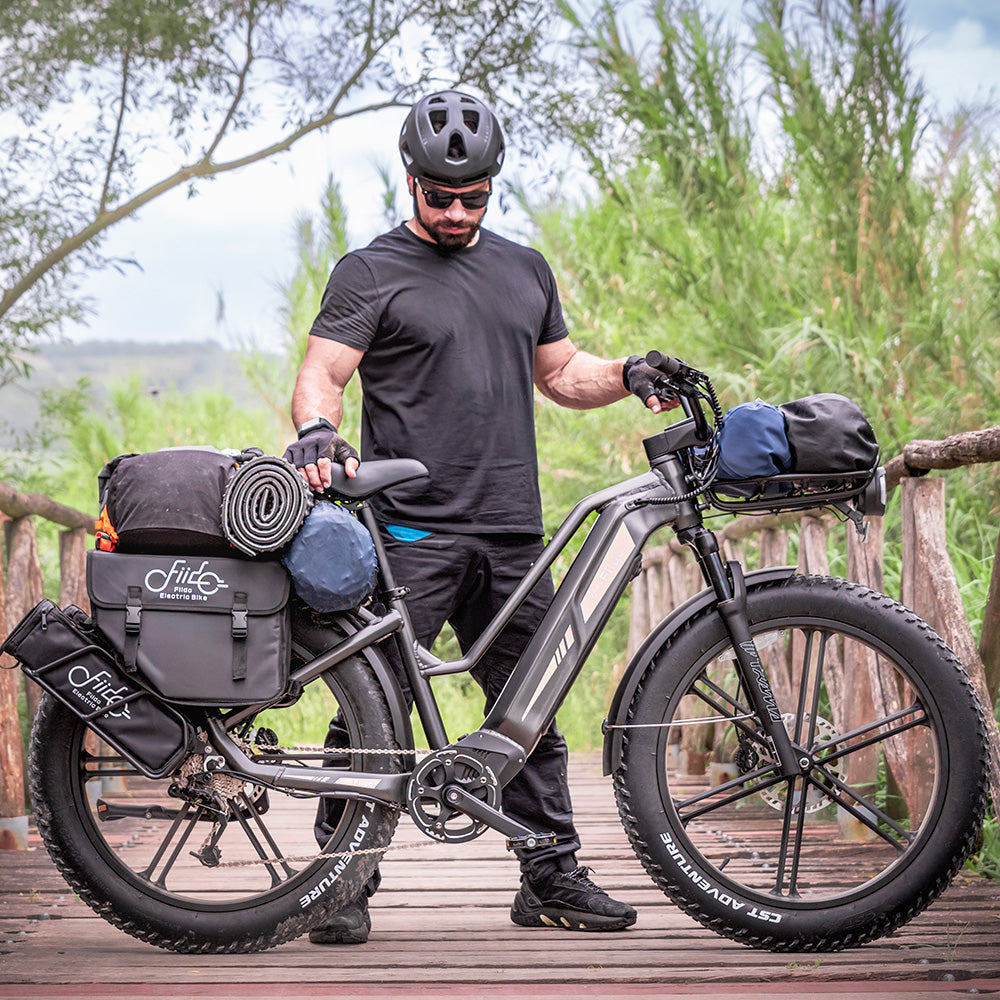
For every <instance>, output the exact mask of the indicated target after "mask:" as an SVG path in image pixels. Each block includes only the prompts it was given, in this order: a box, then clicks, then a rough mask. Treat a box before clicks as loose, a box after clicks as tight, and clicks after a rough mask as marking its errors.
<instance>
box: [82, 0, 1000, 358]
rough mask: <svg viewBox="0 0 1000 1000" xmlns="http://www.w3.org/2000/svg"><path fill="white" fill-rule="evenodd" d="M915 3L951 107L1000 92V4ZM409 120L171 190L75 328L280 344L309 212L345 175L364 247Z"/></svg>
mask: <svg viewBox="0 0 1000 1000" xmlns="http://www.w3.org/2000/svg"><path fill="white" fill-rule="evenodd" d="M706 6H707V7H708V9H710V10H715V11H718V12H721V13H723V14H724V16H726V17H729V18H733V19H734V23H737V22H738V21H739V20H740V17H739V11H740V8H741V6H742V3H741V0H706ZM903 6H904V19H905V23H906V24H907V25H908V28H909V31H910V34H911V38H912V42H913V53H912V57H913V67H914V69H915V71H916V72H917V73H918V75H920V76H921V77H922V78H923V80H924V84H925V86H926V89H927V91H928V94H929V96H930V98H931V99H932V100H933V102H934V103H935V104H936V105H937V106H938V107H939V108H940V109H941V110H948V109H951V108H955V107H957V106H958V105H960V104H963V103H966V104H967V103H970V102H976V101H982V100H985V99H987V98H988V97H990V96H991V95H993V96H995V97H998V98H1000V3H997V2H996V0H949V2H947V3H944V2H940V0H910V2H908V3H907V2H905V0H904V4H903ZM403 117H404V112H403V111H401V110H399V109H395V110H390V111H385V112H380V113H378V114H377V115H370V116H365V117H363V118H360V119H357V120H354V121H348V122H342V123H338V124H337V125H335V126H334V127H333V128H332V129H330V130H329V131H327V132H326V133H324V134H322V135H319V136H312V137H310V138H309V139H306V140H304V141H302V142H300V143H299V144H297V145H296V146H294V147H293V148H292V150H291V151H290V152H288V153H285V154H282V155H281V156H279V157H276V158H275V159H274V160H273V161H271V162H267V163H261V164H257V165H255V166H252V167H248V168H246V169H244V170H242V171H236V172H231V173H229V174H225V175H221V176H219V177H217V178H216V179H215V180H213V181H212V182H210V183H209V184H205V185H202V186H201V187H200V189H199V190H200V193H199V194H198V195H197V196H195V197H193V198H188V197H187V195H186V193H185V192H183V191H180V190H178V191H174V192H172V193H170V194H168V195H166V196H163V197H161V198H159V199H157V200H156V201H155V202H153V203H151V204H150V205H148V206H147V207H146V208H145V209H143V210H142V212H141V213H140V214H139V215H138V216H137V217H136V218H134V219H130V220H127V221H125V222H123V223H121V224H119V225H118V226H116V227H114V228H113V229H112V231H111V234H110V236H109V239H108V241H107V243H106V244H105V247H104V249H105V251H106V252H107V253H108V254H109V255H111V256H114V257H118V258H121V259H135V260H137V261H138V263H139V267H138V268H137V267H132V266H128V267H124V268H123V269H122V270H121V271H120V272H119V271H118V270H114V269H110V270H105V271H101V272H98V273H96V274H94V275H92V276H90V277H88V279H87V280H86V282H85V284H84V285H83V288H82V291H83V293H84V294H85V295H87V296H89V297H90V298H91V299H92V305H93V309H94V314H93V315H91V316H90V317H89V319H88V321H87V324H86V325H80V326H76V325H74V326H70V327H68V328H67V329H66V331H65V332H66V334H67V336H69V337H70V339H72V340H74V341H80V340H88V339H96V340H135V341H145V342H158V343H168V342H183V341H188V342H190V341H202V340H206V339H209V340H215V341H218V342H220V343H221V344H223V345H224V346H226V347H231V348H239V347H241V346H244V345H246V344H247V343H254V344H256V345H258V346H260V347H263V348H265V349H267V348H270V347H276V346H277V345H279V344H280V343H281V338H282V327H281V322H282V321H281V316H280V306H281V301H282V294H281V290H280V289H281V285H282V283H284V282H286V281H287V280H288V278H289V277H290V276H291V274H292V272H293V270H294V267H295V235H294V234H295V227H296V220H297V219H299V218H301V217H302V216H303V215H315V214H316V212H317V206H318V204H319V200H320V196H321V193H322V191H323V188H324V185H325V182H326V179H327V177H328V176H330V175H331V174H332V175H333V176H334V177H335V179H336V180H337V182H338V184H339V185H340V190H341V195H342V197H343V199H344V201H345V203H346V205H347V210H348V220H349V235H350V239H351V242H352V245H363V244H364V243H366V242H368V240H369V239H371V238H372V237H373V236H375V235H376V234H377V233H378V232H380V231H381V230H382V229H384V228H385V225H384V221H383V217H382V209H381V205H380V199H381V190H382V183H381V181H380V179H379V174H378V167H379V166H380V165H382V166H386V167H389V168H390V169H391V170H392V171H395V172H396V174H397V175H398V176H399V178H400V189H401V193H402V192H404V191H405V189H403V188H402V180H403V173H402V166H401V165H400V162H399V154H398V150H397V145H396V143H397V138H398V134H399V128H400V126H401V124H402V120H403ZM504 174H505V176H507V177H512V178H514V179H524V178H526V177H530V176H531V164H530V163H527V162H525V161H524V160H522V159H520V158H519V154H518V150H517V149H511V150H509V153H508V158H507V161H506V163H505V167H504ZM406 208H408V201H407V200H405V199H404V200H403V202H402V203H401V211H405V209H406ZM497 209H498V206H497V205H496V204H493V205H491V208H490V213H489V214H488V216H487V222H486V225H487V226H489V227H491V228H493V229H495V230H497V231H499V232H501V233H503V234H504V235H508V236H512V237H514V238H520V237H521V236H522V235H523V221H522V220H521V219H519V218H517V217H516V216H513V215H507V216H504V215H502V214H500V213H498V210H497ZM407 214H408V213H407ZM404 217H405V216H404ZM399 221H402V217H401V218H400V220H399ZM220 303H221V305H222V308H221V310H220Z"/></svg>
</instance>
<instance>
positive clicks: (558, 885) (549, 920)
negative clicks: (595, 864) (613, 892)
mask: <svg viewBox="0 0 1000 1000" xmlns="http://www.w3.org/2000/svg"><path fill="white" fill-rule="evenodd" d="M590 872H591V869H590V868H587V867H584V866H582V865H581V866H580V867H579V868H574V869H573V871H571V872H557V873H556V874H555V875H553V876H552V877H551V878H548V879H546V880H545V881H543V882H539V883H532V882H529V881H528V877H527V875H523V876H522V877H521V891H520V892H519V893H518V894H517V895H516V896H515V897H514V905H513V906H512V907H511V909H510V919H511V920H513V921H514V923H515V924H520V925H521V926H522V927H561V928H564V929H565V930H568V931H620V930H624V929H625V928H626V927H631V926H632V924H634V923H635V910H634V909H633V908H632V907H631V906H629V905H628V903H619V902H618V900H617V899H612V898H611V897H610V896H609V895H608V894H607V893H606V892H605V891H604V890H603V889H601V888H600V887H598V886H596V885H594V883H593V882H591V881H590V879H589V878H588V877H587V876H588V875H589V874H590Z"/></svg>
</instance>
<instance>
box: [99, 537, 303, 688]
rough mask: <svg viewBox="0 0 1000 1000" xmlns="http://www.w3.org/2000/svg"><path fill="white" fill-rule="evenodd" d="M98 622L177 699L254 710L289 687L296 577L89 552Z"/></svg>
mask: <svg viewBox="0 0 1000 1000" xmlns="http://www.w3.org/2000/svg"><path fill="white" fill-rule="evenodd" d="M87 590H88V592H89V594H90V601H91V605H92V608H93V616H94V620H95V622H96V623H97V626H98V628H99V629H100V630H101V633H102V634H103V635H104V636H105V637H106V638H107V640H108V641H109V642H110V643H111V645H112V647H113V648H114V649H115V650H116V651H117V652H118V654H119V656H120V657H121V660H122V663H123V665H124V668H125V670H126V672H132V671H138V672H139V674H141V676H142V677H143V679H144V681H145V683H147V684H149V685H150V687H152V688H153V690H154V691H156V692H157V693H158V694H160V695H162V696H163V697H164V698H165V699H167V700H168V701H175V702H178V703H180V704H190V705H217V706H229V705H233V706H235V705H250V704H255V703H257V702H264V701H271V700H273V699H275V698H277V697H278V696H279V695H280V694H281V693H282V691H284V688H285V685H286V683H287V680H288V669H289V660H290V626H289V610H288V597H289V592H290V583H289V577H288V573H287V572H286V571H285V568H284V567H283V566H282V565H281V563H279V562H272V561H268V562H249V561H246V560H243V559H229V558H224V557H221V556H203V555H175V556H162V555H127V554H123V553H120V552H98V551H91V552H88V553H87Z"/></svg>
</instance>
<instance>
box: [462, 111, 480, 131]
mask: <svg viewBox="0 0 1000 1000" xmlns="http://www.w3.org/2000/svg"><path fill="white" fill-rule="evenodd" d="M462 121H463V122H464V123H465V127H466V128H467V129H468V130H469V131H470V132H471V133H472V134H473V135H475V134H476V133H477V132H478V131H479V112H478V111H462Z"/></svg>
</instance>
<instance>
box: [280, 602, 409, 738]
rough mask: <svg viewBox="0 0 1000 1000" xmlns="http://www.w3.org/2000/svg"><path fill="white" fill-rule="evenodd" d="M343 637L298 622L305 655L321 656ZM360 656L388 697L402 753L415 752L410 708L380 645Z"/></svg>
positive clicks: (349, 628) (298, 641)
mask: <svg viewBox="0 0 1000 1000" xmlns="http://www.w3.org/2000/svg"><path fill="white" fill-rule="evenodd" d="M341 625H342V627H344V630H345V631H348V632H353V631H356V630H357V629H356V628H355V627H353V626H351V625H349V624H348V623H347V622H346V620H345V619H344V618H342V619H341ZM340 638H341V634H340V633H338V632H336V631H334V630H332V629H329V628H328V627H318V626H314V627H309V626H308V625H305V624H304V623H303V622H301V621H298V622H296V623H295V626H294V640H293V641H294V643H295V644H296V645H298V646H300V648H301V651H302V652H311V653H312V655H313V656H319V655H320V653H322V652H323V651H324V650H326V649H329V648H331V647H332V646H334V645H336V643H337V642H338V641H339V640H340ZM357 655H358V656H360V657H363V658H364V660H365V661H366V662H367V663H368V666H369V667H371V669H372V671H373V673H374V674H375V678H376V680H377V681H378V684H379V686H380V687H381V688H382V691H383V693H384V694H385V700H386V702H387V703H388V705H389V714H390V716H391V718H392V731H393V734H394V736H395V737H396V743H397V744H398V745H399V746H400V747H401V748H402V749H403V750H412V749H413V727H412V725H411V724H410V709H409V706H408V705H407V701H406V696H405V695H404V694H403V690H402V688H401V687H400V684H399V680H398V679H397V677H396V672H395V671H394V670H393V669H392V666H391V665H390V664H389V661H388V660H387V659H386V658H385V656H384V655H383V653H382V652H381V651H380V650H379V649H378V647H377V646H368V647H366V648H365V649H362V650H361V651H360V652H359V653H358V654H357ZM331 669H333V670H336V669H337V668H336V666H334V667H332V668H331Z"/></svg>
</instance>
